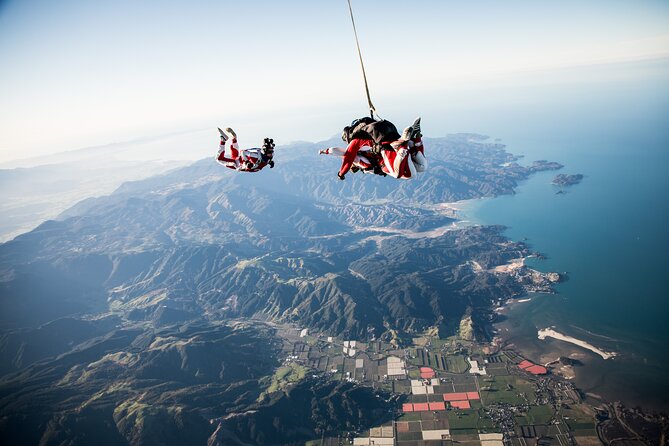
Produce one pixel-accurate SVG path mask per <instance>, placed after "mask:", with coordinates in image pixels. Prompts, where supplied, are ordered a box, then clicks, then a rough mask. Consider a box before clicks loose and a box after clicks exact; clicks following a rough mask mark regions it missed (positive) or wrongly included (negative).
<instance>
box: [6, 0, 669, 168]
mask: <svg viewBox="0 0 669 446" xmlns="http://www.w3.org/2000/svg"><path fill="white" fill-rule="evenodd" d="M352 4H353V9H354V13H355V17H356V25H357V26H358V33H359V37H360V43H361V45H362V52H363V57H364V60H365V65H366V69H367V75H368V79H369V81H370V89H371V92H372V99H373V101H374V103H375V105H376V106H377V109H379V111H380V112H381V114H383V111H384V110H386V111H389V112H390V113H392V112H393V111H396V110H398V109H407V110H412V111H411V112H410V113H409V114H416V113H414V112H413V110H420V109H421V107H425V106H429V105H430V104H429V103H430V102H431V101H438V100H439V101H441V100H444V98H446V99H448V95H449V91H450V92H452V93H453V94H455V92H458V91H459V92H462V91H467V92H468V94H469V95H471V96H472V97H471V99H472V101H476V100H480V98H477V97H476V96H477V91H478V92H481V94H483V92H484V91H485V89H486V87H488V86H490V85H498V84H500V83H503V82H511V83H513V82H516V83H519V82H524V81H525V80H526V79H527V76H528V73H530V74H531V73H557V74H556V75H555V76H553V77H552V79H553V80H552V82H557V81H563V82H568V81H569V80H568V79H561V80H560V79H558V78H560V76H561V75H560V74H559V73H562V71H561V70H564V69H565V68H569V67H579V66H589V65H600V66H602V65H606V66H615V64H617V63H624V62H630V61H639V60H653V59H661V58H669V2H667V1H662V0H653V1H651V0H637V1H634V2H630V1H626V0H605V1H604V0H602V1H600V0H589V1H583V0H578V1H572V0H561V1H542V2H537V1H533V0H522V1H521V0H508V1H504V2H500V1H492V0H491V1H484V0H471V1H466V2H465V1H450V0H433V1H430V0H414V1H397V0H385V1H381V0H352ZM348 14H349V11H348V5H347V3H346V0H304V1H302V0H299V1H289V0H286V1H283V2H279V1H251V0H247V1H234V2H233V1H226V0H217V1H197V0H193V1H185V0H184V1H174V0H162V1H154V0H144V1H127V0H118V1H113V2H98V1H92V0H88V1H84V0H59V1H57V2H55V1H47V0H4V1H3V0H0V163H2V162H6V161H9V160H13V159H20V158H26V157H34V156H42V155H46V154H50V153H55V152H59V151H66V150H74V149H79V148H83V147H89V146H96V145H104V144H109V143H116V142H123V141H128V140H133V139H136V138H145V137H151V136H155V135H162V134H167V133H172V132H184V131H188V130H194V131H196V130H202V129H209V128H211V129H212V130H214V131H215V127H216V126H227V125H230V126H233V127H235V128H236V129H238V132H239V131H240V129H241V131H242V133H243V132H244V131H247V132H248V133H249V134H250V133H253V134H256V133H258V134H259V133H265V134H271V135H280V136H281V137H282V138H285V139H288V140H290V141H295V140H314V139H316V138H319V137H320V138H326V137H329V136H332V135H333V134H336V133H337V132H338V129H340V128H341V127H342V126H343V125H344V124H345V123H346V121H350V120H351V119H353V118H354V117H357V116H359V115H363V114H365V112H366V99H365V95H364V89H363V83H362V77H361V72H360V66H359V62H358V60H357V53H356V49H355V41H354V37H353V32H352V28H351V23H350V18H349V15H348ZM602 71H604V73H603V74H602ZM597 73H598V76H602V77H603V78H602V81H606V79H605V78H606V77H607V76H616V75H617V73H616V70H615V69H612V70H611V71H610V72H609V71H607V70H598V71H597ZM549 78H551V77H550V76H549ZM384 117H386V116H384ZM260 129H262V130H260ZM214 138H215V133H214ZM275 139H276V138H275Z"/></svg>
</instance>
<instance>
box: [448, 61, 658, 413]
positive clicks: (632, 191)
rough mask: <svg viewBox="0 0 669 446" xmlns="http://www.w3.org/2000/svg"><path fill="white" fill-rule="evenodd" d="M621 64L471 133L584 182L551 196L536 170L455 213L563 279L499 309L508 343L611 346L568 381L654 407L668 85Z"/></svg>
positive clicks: (484, 119)
mask: <svg viewBox="0 0 669 446" xmlns="http://www.w3.org/2000/svg"><path fill="white" fill-rule="evenodd" d="M633 68H634V70H633V71H634V72H633V73H629V75H628V76H622V78H619V79H615V80H613V81H611V82H608V83H606V84H596V83H587V82H584V83H576V84H573V85H562V86H560V87H557V86H553V87H551V86H542V87H536V86H535V87H533V88H531V89H530V90H531V91H532V92H535V93H536V95H537V96H536V99H537V100H536V101H534V102H533V101H529V102H528V103H524V104H513V103H510V104H509V105H508V106H503V105H491V106H490V107H489V108H488V109H485V108H484V109H483V112H482V113H481V121H480V124H481V125H480V127H481V132H483V131H485V132H487V134H489V135H491V136H493V137H499V138H501V139H502V141H503V142H504V143H506V144H507V146H508V150H509V151H511V152H512V153H522V154H524V155H525V159H524V160H523V161H522V162H527V163H529V162H531V161H533V160H536V159H549V160H554V161H558V162H560V163H562V164H564V165H565V168H564V169H562V170H561V171H560V172H562V173H582V174H584V175H585V179H584V180H583V181H582V183H581V184H579V185H576V186H572V187H570V188H566V189H565V193H564V194H556V192H558V191H559V189H558V188H557V187H555V186H552V185H551V184H550V182H551V180H552V179H553V177H554V176H555V174H556V172H545V173H540V174H538V175H535V176H533V177H532V178H531V179H529V180H528V181H526V182H524V183H523V184H521V186H520V187H519V188H518V191H517V194H516V195H513V196H503V197H497V198H494V199H484V200H475V201H474V202H470V203H468V204H467V205H466V206H465V209H464V214H465V217H466V218H468V219H471V220H474V221H475V222H478V223H482V224H503V225H506V226H507V227H508V228H509V229H508V230H507V232H506V234H507V235H508V236H509V237H510V238H512V239H515V240H526V241H527V242H528V243H529V244H530V245H531V246H532V248H533V249H534V250H536V251H539V252H541V253H544V254H545V255H546V256H547V257H548V258H547V259H546V260H542V261H532V262H531V264H532V266H533V267H536V268H537V269H540V270H542V271H559V272H565V271H566V272H567V273H568V277H569V279H568V281H566V282H564V283H562V284H560V285H559V286H558V292H559V294H558V295H555V296H551V295H537V296H533V298H532V301H531V302H527V303H521V304H516V305H515V306H514V307H513V308H512V309H511V311H510V312H509V313H508V314H507V316H508V318H509V319H508V321H507V322H506V323H505V324H504V325H505V326H506V327H511V328H512V332H513V340H514V342H515V344H516V345H517V346H518V347H519V348H521V349H522V350H524V351H525V352H526V353H527V354H531V355H535V356H539V354H540V353H541V352H544V353H545V352H546V350H547V349H550V348H551V345H552V346H556V345H558V344H557V342H558V341H549V342H547V341H540V340H538V339H537V338H536V332H537V329H538V328H545V327H548V326H555V327H556V329H557V330H558V331H560V332H563V333H565V334H568V335H571V336H574V337H576V338H579V339H582V340H585V341H588V342H590V343H592V344H593V345H596V346H598V347H601V348H603V349H605V350H614V351H617V352H619V353H620V355H619V356H618V357H617V358H615V359H609V360H607V361H604V360H602V359H601V358H599V357H598V356H596V355H594V354H590V353H587V355H586V361H585V362H586V365H585V366H584V367H580V368H577V370H578V373H577V379H576V381H577V383H578V384H579V386H580V387H581V388H583V389H584V390H586V391H588V392H592V393H596V394H600V395H604V396H606V397H607V398H610V399H613V398H617V399H623V400H624V401H626V402H628V403H630V404H642V405H645V406H649V407H654V408H665V409H666V408H668V407H669V378H667V377H668V376H669V373H668V372H667V371H668V370H669V359H668V358H667V356H666V353H665V352H666V350H667V348H666V346H667V345H668V344H667V343H668V342H669V291H667V290H668V289H669V287H668V286H667V277H668V274H667V264H668V263H667V258H668V257H669V235H668V232H669V173H668V172H667V169H668V166H669V90H668V89H667V86H669V84H667V83H666V82H660V80H664V79H669V77H668V76H667V75H666V73H667V72H669V71H667V70H666V67H665V64H664V63H654V64H650V67H646V68H644V69H641V68H640V67H633ZM519 91H520V90H519ZM541 98H545V102H542V101H541V100H540V99H541ZM491 103H492V102H491ZM495 116H499V120H496V119H495ZM449 128H450V126H449ZM467 130H470V129H467ZM576 349H577V350H578V348H576Z"/></svg>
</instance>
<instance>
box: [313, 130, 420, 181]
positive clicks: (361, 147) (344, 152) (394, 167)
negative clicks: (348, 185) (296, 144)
mask: <svg viewBox="0 0 669 446" xmlns="http://www.w3.org/2000/svg"><path fill="white" fill-rule="evenodd" d="M373 146H374V141H372V140H371V139H360V138H356V139H353V140H351V142H350V143H349V145H348V147H347V148H346V149H342V148H339V147H329V148H327V149H325V150H324V151H322V152H321V153H323V154H325V155H335V156H341V157H343V158H344V159H343V160H342V164H341V169H339V176H340V177H341V176H343V175H345V174H346V173H347V172H348V171H349V170H350V169H351V167H353V166H357V167H359V168H360V169H363V171H365V169H368V168H370V167H372V166H373V164H372V162H371V161H370V159H369V158H370V157H371V151H372V147H373ZM384 147H387V148H384V149H382V150H381V160H382V163H380V164H381V166H380V167H381V170H383V172H384V173H386V174H387V175H390V176H392V177H393V178H399V179H410V178H413V177H415V176H416V172H424V171H425V170H426V169H427V159H426V158H425V155H424V149H423V142H422V140H421V138H420V136H418V137H415V138H413V139H412V140H409V141H396V142H394V143H391V144H388V145H385V146H384ZM370 173H371V172H370Z"/></svg>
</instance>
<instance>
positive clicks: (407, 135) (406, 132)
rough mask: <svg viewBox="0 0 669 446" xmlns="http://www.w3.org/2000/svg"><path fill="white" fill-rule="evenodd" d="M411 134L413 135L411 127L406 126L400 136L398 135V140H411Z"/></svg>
mask: <svg viewBox="0 0 669 446" xmlns="http://www.w3.org/2000/svg"><path fill="white" fill-rule="evenodd" d="M411 135H413V128H411V127H407V128H405V129H404V131H403V132H402V136H401V137H400V139H399V140H400V141H409V140H411Z"/></svg>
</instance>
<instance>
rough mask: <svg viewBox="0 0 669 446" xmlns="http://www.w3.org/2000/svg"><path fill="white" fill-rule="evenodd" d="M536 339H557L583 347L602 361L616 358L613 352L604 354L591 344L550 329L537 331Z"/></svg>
mask: <svg viewBox="0 0 669 446" xmlns="http://www.w3.org/2000/svg"><path fill="white" fill-rule="evenodd" d="M537 337H538V338H539V339H541V340H544V339H546V338H553V339H558V340H560V341H564V342H569V343H571V344H574V345H578V346H579V347H583V348H585V349H587V350H590V351H591V352H593V353H596V354H598V355H599V356H601V357H602V358H603V359H610V358H613V357H614V356H616V353H615V352H606V351H604V350H601V349H599V348H597V347H595V346H594V345H592V344H588V343H587V342H585V341H581V340H580V339H576V338H572V337H571V336H567V335H564V334H562V333H559V332H557V331H555V330H553V329H552V328H544V329H543V330H539V331H538V332H537Z"/></svg>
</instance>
